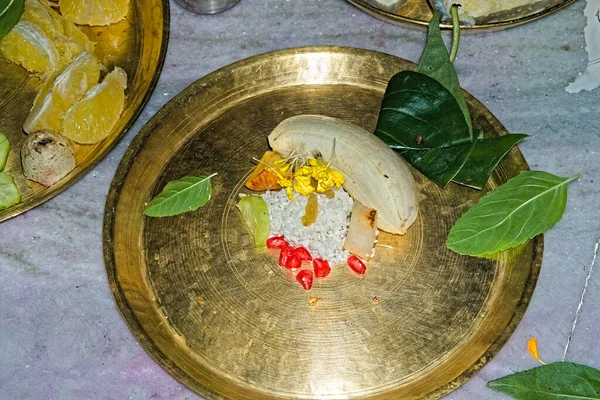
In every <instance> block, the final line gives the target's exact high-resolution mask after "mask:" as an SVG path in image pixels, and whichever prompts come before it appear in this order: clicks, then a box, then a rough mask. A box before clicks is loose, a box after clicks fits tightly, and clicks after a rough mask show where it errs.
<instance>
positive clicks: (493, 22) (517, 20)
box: [347, 0, 575, 30]
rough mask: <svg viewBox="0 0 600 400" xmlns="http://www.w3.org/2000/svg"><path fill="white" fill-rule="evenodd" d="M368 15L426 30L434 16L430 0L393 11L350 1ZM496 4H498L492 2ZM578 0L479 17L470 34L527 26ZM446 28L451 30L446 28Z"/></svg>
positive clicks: (548, 0)
mask: <svg viewBox="0 0 600 400" xmlns="http://www.w3.org/2000/svg"><path fill="white" fill-rule="evenodd" d="M347 1H348V2H350V3H352V4H354V5H355V6H357V7H358V8H360V9H361V10H363V11H364V12H366V13H368V14H370V15H372V16H374V17H376V18H379V19H381V20H384V21H387V22H391V23H393V24H397V25H412V26H422V27H425V26H427V24H428V23H429V20H430V19H431V17H432V16H433V12H432V8H431V6H430V5H429V4H430V3H429V2H428V0H408V1H407V2H406V3H405V4H404V5H403V6H402V7H400V8H393V9H390V8H389V7H386V6H385V4H386V3H387V2H383V3H382V2H379V0H347ZM490 1H496V0H490ZM574 2H575V0H539V1H536V2H534V3H532V4H531V5H529V6H523V7H518V8H507V9H506V10H503V11H500V12H497V13H493V14H489V15H486V16H482V17H479V18H477V19H476V20H475V24H474V25H472V26H464V27H463V29H466V30H497V29H504V28H509V27H512V26H516V25H520V24H524V23H526V22H531V21H534V20H536V19H538V18H541V17H544V16H546V15H548V14H550V13H553V12H555V11H558V10H560V9H561V8H563V7H566V6H568V5H569V4H571V3H574ZM442 28H450V26H449V25H442Z"/></svg>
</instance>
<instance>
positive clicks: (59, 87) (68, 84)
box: [23, 52, 104, 133]
mask: <svg viewBox="0 0 600 400" xmlns="http://www.w3.org/2000/svg"><path fill="white" fill-rule="evenodd" d="M103 69H104V67H103V66H102V64H100V62H99V61H98V60H96V58H95V57H94V56H92V55H91V54H89V53H85V52H84V53H81V54H79V55H78V56H77V57H75V59H74V60H73V62H72V63H71V64H70V65H69V66H68V67H67V68H66V69H65V70H64V71H63V72H62V73H61V74H60V75H58V76H57V77H56V78H55V79H54V80H53V81H49V82H48V83H47V84H46V85H44V86H43V87H42V89H41V91H40V92H39V93H38V96H37V97H36V99H35V101H34V106H33V109H32V110H31V112H30V113H29V115H28V116H27V119H26V120H25V124H24V125H23V130H24V131H25V132H27V133H31V132H36V131H40V130H50V131H53V132H55V133H61V132H62V127H63V118H64V114H65V113H66V112H67V110H68V109H69V108H71V107H72V106H73V105H74V104H75V103H77V102H78V101H79V100H81V99H82V98H83V97H84V96H85V94H86V92H87V91H88V89H90V88H91V87H93V86H94V85H96V84H97V83H98V80H99V79H100V72H101V71H102V70H103Z"/></svg>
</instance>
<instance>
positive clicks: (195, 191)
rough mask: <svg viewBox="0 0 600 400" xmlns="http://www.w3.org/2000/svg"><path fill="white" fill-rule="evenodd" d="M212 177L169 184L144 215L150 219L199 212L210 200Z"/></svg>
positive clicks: (194, 178)
mask: <svg viewBox="0 0 600 400" xmlns="http://www.w3.org/2000/svg"><path fill="white" fill-rule="evenodd" d="M215 175H216V174H213V175H210V176H186V177H184V178H181V179H179V180H176V181H171V182H169V183H167V185H166V186H165V188H164V189H163V191H162V192H160V194H159V195H158V196H156V197H155V198H154V199H153V200H152V201H151V202H150V203H148V204H147V205H146V208H145V209H144V214H146V215H148V216H150V217H169V216H172V215H177V214H181V213H184V212H187V211H194V210H197V209H198V208H199V207H201V206H203V205H204V204H206V202H207V201H208V200H210V196H211V193H212V187H211V184H210V178H212V177H213V176H215Z"/></svg>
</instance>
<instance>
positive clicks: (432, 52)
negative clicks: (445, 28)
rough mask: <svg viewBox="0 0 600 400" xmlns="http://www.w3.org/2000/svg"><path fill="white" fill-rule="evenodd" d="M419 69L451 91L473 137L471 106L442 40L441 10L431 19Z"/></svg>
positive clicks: (470, 135)
mask: <svg viewBox="0 0 600 400" xmlns="http://www.w3.org/2000/svg"><path fill="white" fill-rule="evenodd" d="M417 71H418V72H420V73H422V74H425V75H427V76H429V77H431V78H433V79H435V80H436V81H438V82H439V83H441V84H442V85H443V86H444V87H445V88H446V89H448V91H450V93H451V94H452V96H454V98H455V100H456V102H457V104H458V106H459V107H460V109H461V111H462V113H463V115H464V119H465V121H466V123H467V126H468V129H469V137H470V138H472V137H473V128H472V126H471V115H470V114H469V107H468V106H467V101H466V100H465V98H464V96H463V94H462V90H461V88H460V83H459V82H458V76H457V74H456V70H455V69H454V65H452V62H451V61H450V58H449V56H448V50H446V45H445V44H444V41H443V40H442V34H441V32H440V12H439V11H437V12H436V13H435V14H434V15H433V18H432V19H431V20H430V21H429V30H428V32H427V43H426V44H425V49H424V50H423V54H422V55H421V60H420V61H419V67H418V68H417Z"/></svg>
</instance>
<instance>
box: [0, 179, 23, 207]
mask: <svg viewBox="0 0 600 400" xmlns="http://www.w3.org/2000/svg"><path fill="white" fill-rule="evenodd" d="M20 201H21V193H19V189H18V188H17V185H15V181H14V179H13V177H12V176H10V175H8V174H5V173H4V172H0V210H4V209H5V208H8V207H10V206H12V205H14V204H17V203H18V202H20Z"/></svg>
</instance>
